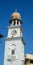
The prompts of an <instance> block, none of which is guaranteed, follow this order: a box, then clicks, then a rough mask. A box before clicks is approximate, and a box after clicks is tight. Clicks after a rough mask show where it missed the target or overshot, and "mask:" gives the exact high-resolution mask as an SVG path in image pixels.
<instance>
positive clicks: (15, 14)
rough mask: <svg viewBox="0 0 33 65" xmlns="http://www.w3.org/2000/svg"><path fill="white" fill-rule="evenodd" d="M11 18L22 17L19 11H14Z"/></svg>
mask: <svg viewBox="0 0 33 65" xmlns="http://www.w3.org/2000/svg"><path fill="white" fill-rule="evenodd" d="M11 18H13V19H15V18H17V19H21V15H20V13H18V12H14V13H13V14H12V15H11Z"/></svg>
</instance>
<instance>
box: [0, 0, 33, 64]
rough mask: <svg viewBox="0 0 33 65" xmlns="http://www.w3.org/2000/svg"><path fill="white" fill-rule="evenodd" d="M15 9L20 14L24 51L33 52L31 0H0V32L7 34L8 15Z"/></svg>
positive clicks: (0, 49)
mask: <svg viewBox="0 0 33 65" xmlns="http://www.w3.org/2000/svg"><path fill="white" fill-rule="evenodd" d="M15 9H17V11H18V12H20V14H21V16H22V21H23V25H22V28H23V31H24V32H23V38H24V40H25V42H26V45H25V53H28V54H33V0H0V33H2V34H4V36H5V37H6V36H7V33H8V30H7V26H8V25H9V19H10V15H11V14H12V13H13V12H14V11H15ZM4 47H5V41H4V39H0V64H1V65H3V61H4Z"/></svg>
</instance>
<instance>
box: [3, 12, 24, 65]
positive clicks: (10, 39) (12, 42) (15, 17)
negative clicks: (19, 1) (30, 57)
mask: <svg viewBox="0 0 33 65" xmlns="http://www.w3.org/2000/svg"><path fill="white" fill-rule="evenodd" d="M9 23H10V25H9V26H8V36H7V38H6V39H5V53H4V65H24V62H25V57H24V45H25V42H24V40H23V30H22V28H21V25H22V20H21V15H20V13H18V12H14V13H12V15H11V18H10V21H9Z"/></svg>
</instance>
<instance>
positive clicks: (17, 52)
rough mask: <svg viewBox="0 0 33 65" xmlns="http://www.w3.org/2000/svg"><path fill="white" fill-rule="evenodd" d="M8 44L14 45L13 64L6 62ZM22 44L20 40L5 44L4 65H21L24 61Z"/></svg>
mask: <svg viewBox="0 0 33 65" xmlns="http://www.w3.org/2000/svg"><path fill="white" fill-rule="evenodd" d="M9 44H15V45H16V49H15V56H16V60H15V61H14V62H9V61H7V58H8V53H9V52H8V46H9ZM22 53H23V54H24V44H23V43H22V41H21V40H9V41H6V42H5V55H4V65H22V64H23V63H22V60H23V61H24V57H23V54H22Z"/></svg>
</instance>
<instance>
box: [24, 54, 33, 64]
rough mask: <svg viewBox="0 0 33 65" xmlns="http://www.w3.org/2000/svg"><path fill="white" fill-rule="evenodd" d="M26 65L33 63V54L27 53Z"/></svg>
mask: <svg viewBox="0 0 33 65" xmlns="http://www.w3.org/2000/svg"><path fill="white" fill-rule="evenodd" d="M25 65H33V55H32V54H26V55H25Z"/></svg>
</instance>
